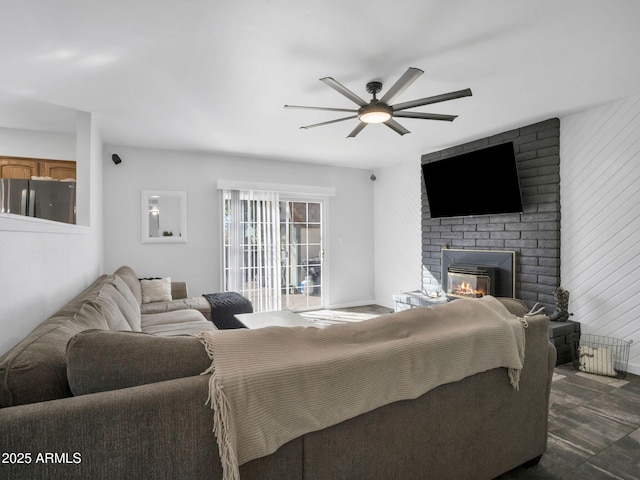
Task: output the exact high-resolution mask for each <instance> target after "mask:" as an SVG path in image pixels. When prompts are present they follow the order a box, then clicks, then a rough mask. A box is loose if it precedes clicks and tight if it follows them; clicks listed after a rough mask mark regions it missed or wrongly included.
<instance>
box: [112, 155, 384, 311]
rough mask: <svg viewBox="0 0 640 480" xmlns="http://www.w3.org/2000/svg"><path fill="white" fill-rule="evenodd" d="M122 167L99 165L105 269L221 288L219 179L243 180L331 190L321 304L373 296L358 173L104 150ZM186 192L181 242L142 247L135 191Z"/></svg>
mask: <svg viewBox="0 0 640 480" xmlns="http://www.w3.org/2000/svg"><path fill="white" fill-rule="evenodd" d="M113 153H117V154H118V155H119V156H120V157H121V158H122V163H121V164H119V165H115V164H114V163H113V162H111V161H110V160H109V161H105V163H104V180H105V182H104V185H105V187H104V188H105V190H104V195H105V197H104V202H105V206H104V207H105V210H104V212H105V224H104V227H105V235H104V238H105V270H106V271H107V272H110V271H113V270H115V269H116V268H118V267H119V266H121V265H125V264H126V265H130V266H131V267H133V268H134V270H135V271H136V273H138V275H139V276H141V277H146V276H169V277H171V278H172V279H175V280H184V281H186V282H187V286H188V288H189V294H190V295H201V294H203V293H211V292H218V291H221V284H220V268H221V259H220V255H221V251H220V238H221V233H220V224H221V219H220V202H219V194H218V191H217V190H216V182H217V181H218V180H221V179H222V180H242V181H247V182H265V183H278V184H291V185H306V186H317V187H332V188H335V191H336V195H335V196H334V197H330V198H329V201H328V215H329V224H328V225H327V228H326V231H325V233H326V235H327V238H328V242H326V246H325V248H326V256H325V262H326V263H325V265H324V266H323V274H325V273H326V274H327V275H328V276H329V282H330V292H329V298H328V305H327V306H332V307H335V306H346V305H354V304H363V303H372V302H373V299H374V281H373V278H374V267H373V266H374V253H373V235H372V231H373V184H372V182H371V181H370V180H369V172H368V171H364V170H359V169H350V168H339V167H327V166H319V165H309V164H293V163H288V162H281V161H276V160H268V159H256V158H241V157H232V156H224V155H210V154H197V153H185V152H172V151H160V150H150V149H142V148H130V147H119V146H107V147H105V159H110V158H111V155H112V154H113ZM141 190H184V191H186V192H187V208H188V226H187V229H188V243H186V244H164V245H163V244H142V243H141V241H140V191H141Z"/></svg>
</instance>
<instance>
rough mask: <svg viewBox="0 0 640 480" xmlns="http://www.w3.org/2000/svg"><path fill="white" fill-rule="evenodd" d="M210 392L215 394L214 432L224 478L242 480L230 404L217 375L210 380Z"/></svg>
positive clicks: (212, 404) (212, 402)
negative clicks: (232, 431) (233, 434)
mask: <svg viewBox="0 0 640 480" xmlns="http://www.w3.org/2000/svg"><path fill="white" fill-rule="evenodd" d="M209 391H210V392H213V398H212V399H211V408H212V409H213V431H214V433H215V435H216V438H217V440H218V451H219V453H220V461H221V463H222V473H223V476H222V478H223V480H240V469H239V465H238V457H237V455H236V451H235V448H234V446H233V443H232V442H231V438H232V436H231V435H232V433H231V432H230V431H229V415H228V412H229V402H228V401H227V397H226V396H225V394H224V392H223V390H222V385H220V383H219V382H218V379H217V378H216V376H215V373H214V374H213V375H211V378H210V379H209ZM210 395H211V393H210Z"/></svg>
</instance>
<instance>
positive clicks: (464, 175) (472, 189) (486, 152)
mask: <svg viewBox="0 0 640 480" xmlns="http://www.w3.org/2000/svg"><path fill="white" fill-rule="evenodd" d="M422 177H423V179H424V184H425V188H426V191H427V200H428V201H429V210H430V211H431V218H444V217H464V216H471V215H490V214H500V213H520V212H522V196H521V193H520V181H519V178H518V169H517V167H516V159H515V155H514V152H513V142H508V143H503V144H500V145H496V146H492V147H488V148H483V149H481V150H476V151H474V152H469V153H463V154H461V155H456V156H453V157H449V158H445V159H443V160H437V161H434V162H430V163H425V164H423V165H422Z"/></svg>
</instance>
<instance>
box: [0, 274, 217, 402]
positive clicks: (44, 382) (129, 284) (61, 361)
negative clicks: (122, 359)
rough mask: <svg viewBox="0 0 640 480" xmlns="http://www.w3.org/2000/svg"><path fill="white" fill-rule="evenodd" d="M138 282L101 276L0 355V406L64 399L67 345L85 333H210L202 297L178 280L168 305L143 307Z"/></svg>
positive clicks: (207, 308)
mask: <svg viewBox="0 0 640 480" xmlns="http://www.w3.org/2000/svg"><path fill="white" fill-rule="evenodd" d="M142 296H143V294H142V287H141V281H140V280H139V279H138V276H137V275H136V273H135V271H134V270H133V269H132V268H131V267H128V266H122V267H120V268H119V269H117V270H116V271H115V272H114V273H113V274H112V275H102V276H100V277H99V278H98V279H97V280H95V282H93V284H91V285H90V286H89V287H87V288H86V289H85V290H84V291H83V292H81V293H80V294H79V295H77V296H76V297H75V298H74V299H73V300H71V301H70V302H69V303H67V304H66V305H64V306H63V307H62V308H61V309H60V310H59V311H58V312H56V313H55V314H53V315H52V316H51V317H49V318H48V319H47V320H45V321H44V322H42V323H41V324H40V325H38V326H37V327H36V328H35V329H34V330H33V331H32V332H31V333H30V334H29V335H28V336H27V337H26V338H25V339H24V340H22V341H21V342H20V343H18V344H17V345H16V346H15V347H14V348H12V349H11V350H10V351H9V352H7V353H5V354H4V355H3V356H2V357H0V407H8V406H15V405H23V404H27V403H33V402H41V401H46V400H54V399H58V398H64V397H70V396H72V392H71V390H70V389H69V386H68V383H67V364H66V347H67V342H68V341H69V340H70V339H71V338H72V337H73V336H74V335H76V334H77V333H80V332H82V331H84V330H88V329H101V330H112V331H135V332H145V333H150V334H153V335H158V336H173V335H183V334H190V333H198V332H201V331H204V330H215V329H216V327H215V326H214V324H213V323H212V322H210V321H209V319H210V316H211V313H210V312H211V306H210V305H209V303H208V302H207V300H206V299H205V298H204V297H202V296H201V297H194V298H188V297H187V288H186V284H185V283H184V282H174V283H172V285H171V297H172V299H171V300H169V301H162V302H152V303H143V299H142Z"/></svg>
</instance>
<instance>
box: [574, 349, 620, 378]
mask: <svg viewBox="0 0 640 480" xmlns="http://www.w3.org/2000/svg"><path fill="white" fill-rule="evenodd" d="M578 358H579V359H580V370H582V371H583V372H586V373H594V374H596V375H606V376H608V377H615V376H616V372H615V370H614V369H613V351H612V350H611V349H610V348H606V347H587V346H581V347H578Z"/></svg>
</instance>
